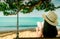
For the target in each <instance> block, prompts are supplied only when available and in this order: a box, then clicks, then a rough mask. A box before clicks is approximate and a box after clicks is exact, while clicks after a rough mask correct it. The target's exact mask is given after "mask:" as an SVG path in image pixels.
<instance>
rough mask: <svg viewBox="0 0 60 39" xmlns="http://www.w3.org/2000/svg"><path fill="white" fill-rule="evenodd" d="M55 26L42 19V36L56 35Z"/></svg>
mask: <svg viewBox="0 0 60 39" xmlns="http://www.w3.org/2000/svg"><path fill="white" fill-rule="evenodd" d="M57 34H58V33H57V28H56V26H53V25H51V24H49V23H48V22H47V21H46V20H44V27H43V36H44V37H56V35H57Z"/></svg>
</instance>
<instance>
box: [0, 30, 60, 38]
mask: <svg viewBox="0 0 60 39" xmlns="http://www.w3.org/2000/svg"><path fill="white" fill-rule="evenodd" d="M24 33H27V34H28V33H31V35H32V34H33V33H36V30H35V29H24V30H19V34H21V35H22V34H24ZM12 34H16V30H12V31H4V32H0V37H5V36H8V35H12ZM25 35H26V34H25ZM25 35H24V36H25ZM24 36H21V37H24ZM57 37H60V29H59V30H58V35H57Z"/></svg>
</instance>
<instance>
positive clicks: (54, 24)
mask: <svg viewBox="0 0 60 39" xmlns="http://www.w3.org/2000/svg"><path fill="white" fill-rule="evenodd" d="M42 16H43V18H44V19H45V20H46V21H47V22H48V23H49V24H51V25H53V26H57V24H58V22H57V20H56V21H55V22H54V23H53V22H51V21H49V20H48V19H47V17H46V15H45V14H43V15H42Z"/></svg>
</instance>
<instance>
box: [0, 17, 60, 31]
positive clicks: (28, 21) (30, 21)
mask: <svg viewBox="0 0 60 39" xmlns="http://www.w3.org/2000/svg"><path fill="white" fill-rule="evenodd" d="M58 21H59V24H58V25H60V19H58ZM37 22H43V18H42V17H20V18H19V28H20V29H27V28H35V27H37ZM16 25H17V19H16V17H0V31H7V30H16Z"/></svg>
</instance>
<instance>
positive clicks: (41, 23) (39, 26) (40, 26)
mask: <svg viewBox="0 0 60 39" xmlns="http://www.w3.org/2000/svg"><path fill="white" fill-rule="evenodd" d="M43 24H44V22H37V27H38V28H39V30H41V29H42V28H43Z"/></svg>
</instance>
